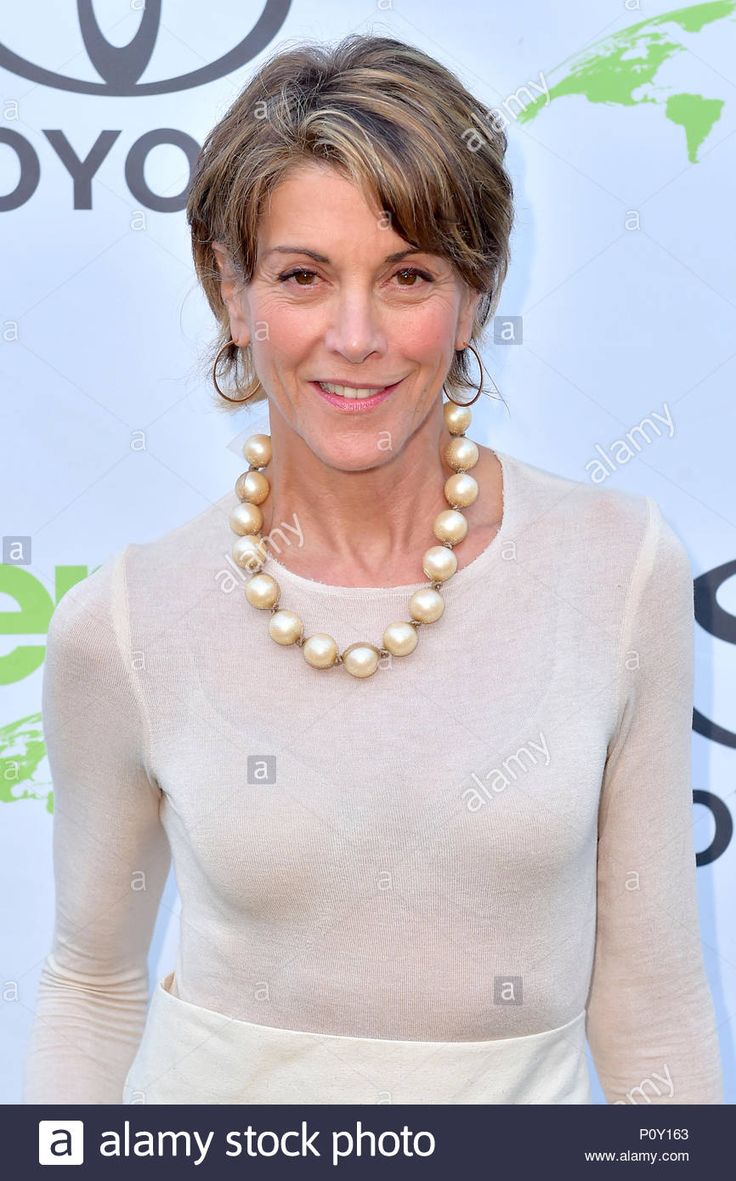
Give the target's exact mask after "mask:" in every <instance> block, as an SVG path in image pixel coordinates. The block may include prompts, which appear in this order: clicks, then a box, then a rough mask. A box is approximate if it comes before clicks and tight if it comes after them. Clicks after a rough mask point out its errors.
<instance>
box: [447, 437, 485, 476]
mask: <svg viewBox="0 0 736 1181" xmlns="http://www.w3.org/2000/svg"><path fill="white" fill-rule="evenodd" d="M479 457H480V452H479V450H478V447H477V444H475V443H474V442H473V440H472V439H466V438H465V437H464V436H458V437H457V438H455V439H450V442H449V443H448V444H447V446H446V447H445V459H446V460H447V463H448V465H449V466H450V467H451V468H452V469H453V471H456V472H466V471H467V470H468V468H471V467H475V465H476V463H477V462H478V459H479Z"/></svg>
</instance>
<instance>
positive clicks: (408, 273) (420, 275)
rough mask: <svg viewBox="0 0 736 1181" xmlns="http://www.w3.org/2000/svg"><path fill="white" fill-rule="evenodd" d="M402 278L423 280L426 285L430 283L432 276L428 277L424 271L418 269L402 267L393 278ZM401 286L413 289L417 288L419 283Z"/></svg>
mask: <svg viewBox="0 0 736 1181" xmlns="http://www.w3.org/2000/svg"><path fill="white" fill-rule="evenodd" d="M402 276H403V277H404V278H408V279H423V280H424V281H425V282H427V283H431V282H432V276H431V275H428V274H427V273H426V272H425V271H420V270H419V269H418V267H402V268H401V270H400V271H397V272H396V274H395V276H394V278H399V277H402ZM401 286H402V287H408V288H414V287H419V286H420V284H419V283H402V284H401Z"/></svg>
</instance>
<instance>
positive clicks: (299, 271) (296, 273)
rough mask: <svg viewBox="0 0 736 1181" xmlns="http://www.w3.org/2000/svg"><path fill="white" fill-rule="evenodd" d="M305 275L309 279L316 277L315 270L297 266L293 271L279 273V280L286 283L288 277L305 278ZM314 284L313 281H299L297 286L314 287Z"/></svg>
mask: <svg viewBox="0 0 736 1181" xmlns="http://www.w3.org/2000/svg"><path fill="white" fill-rule="evenodd" d="M305 276H306V278H307V279H311V278H315V272H314V271H308V270H306V269H305V268H304V267H297V268H296V269H295V270H293V271H286V272H285V274H283V275H279V282H280V283H285V282H286V281H287V279H297V278H304V277H305ZM312 286H313V284H312V283H301V282H297V287H312Z"/></svg>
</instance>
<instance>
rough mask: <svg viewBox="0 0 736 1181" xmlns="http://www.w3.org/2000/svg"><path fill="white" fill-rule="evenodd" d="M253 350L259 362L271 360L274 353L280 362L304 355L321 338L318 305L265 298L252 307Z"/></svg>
mask: <svg viewBox="0 0 736 1181" xmlns="http://www.w3.org/2000/svg"><path fill="white" fill-rule="evenodd" d="M253 323H254V339H253V353H254V358H255V360H256V363H258V361H259V360H260V361H261V363H263V362H265V363H266V364H268V363H269V360H270V359H271V357H273V358H274V360H276V359H277V360H278V363H279V365H280V366H287V367H288V365H289V362H290V360H294V361H297V360H299V358H300V357H302V356H304V354H305V353H306V352H308V351H309V350H310V349H311V348H312V347H313V346H314V342H315V341H316V340H319V339H320V336H321V333H322V332H323V325H322V320H321V317H320V314H319V312H318V311H317V309H313V310H312V314H311V315H310V314H309V310H308V309H306V308H304V307H295V306H294V305H293V304H287V303H281V302H279V301H278V300H263V301H262V302H261V303H260V304H259V305H258V306H256V307H254V308H253Z"/></svg>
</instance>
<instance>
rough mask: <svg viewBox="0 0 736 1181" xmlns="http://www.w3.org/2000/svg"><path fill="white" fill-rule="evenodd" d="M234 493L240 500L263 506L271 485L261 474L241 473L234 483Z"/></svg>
mask: <svg viewBox="0 0 736 1181" xmlns="http://www.w3.org/2000/svg"><path fill="white" fill-rule="evenodd" d="M235 491H236V493H237V495H238V498H239V499H240V500H247V501H249V502H250V503H251V504H263V502H264V500H265V499H266V497H267V496H268V494H269V492H270V491H271V485H270V484H269V482H268V480H267V478H266V477H265V476H264V474H263V472H243V474H242V475H240V476H238V478H237V480H236V481H235Z"/></svg>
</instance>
